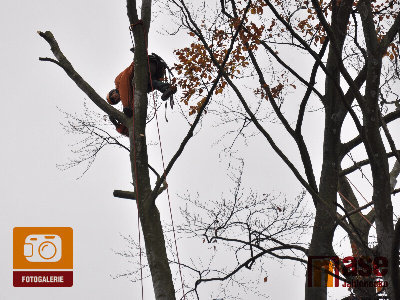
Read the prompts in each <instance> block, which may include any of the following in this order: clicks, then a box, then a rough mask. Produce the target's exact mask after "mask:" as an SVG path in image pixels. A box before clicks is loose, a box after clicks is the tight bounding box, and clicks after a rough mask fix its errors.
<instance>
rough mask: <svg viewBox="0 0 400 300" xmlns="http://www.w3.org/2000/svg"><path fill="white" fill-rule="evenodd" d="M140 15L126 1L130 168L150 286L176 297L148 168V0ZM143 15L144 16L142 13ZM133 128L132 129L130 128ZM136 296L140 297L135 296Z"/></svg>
mask: <svg viewBox="0 0 400 300" xmlns="http://www.w3.org/2000/svg"><path fill="white" fill-rule="evenodd" d="M143 5H144V6H145V8H143V9H142V18H143V21H144V23H143V24H142V23H141V22H138V17H137V11H136V1H132V0H128V1H127V9H128V16H129V20H130V22H131V24H135V26H134V27H133V30H132V31H133V35H134V39H135V60H134V62H135V64H134V68H135V76H134V81H133V84H134V91H135V94H134V116H133V122H134V125H133V128H131V129H130V142H131V169H132V178H133V182H134V183H135V191H136V194H137V203H138V210H139V217H140V222H141V226H142V231H143V237H144V241H145V247H146V255H147V260H148V263H149V267H150V272H151V278H152V281H153V289H154V294H155V298H156V299H157V300H175V299H176V298H175V290H174V284H173V280H172V275H171V269H170V266H169V262H168V257H167V249H166V247H165V240H164V232H163V229H162V225H161V219H160V213H159V211H158V209H157V207H156V205H155V199H152V197H151V192H152V190H151V185H150V176H149V169H148V157H147V145H146V117H147V104H148V102H147V84H148V63H147V45H146V40H147V36H146V35H147V30H148V28H149V21H150V14H151V1H145V3H143ZM143 14H144V15H143ZM132 129H134V130H132ZM136 298H139V297H135V299H136Z"/></svg>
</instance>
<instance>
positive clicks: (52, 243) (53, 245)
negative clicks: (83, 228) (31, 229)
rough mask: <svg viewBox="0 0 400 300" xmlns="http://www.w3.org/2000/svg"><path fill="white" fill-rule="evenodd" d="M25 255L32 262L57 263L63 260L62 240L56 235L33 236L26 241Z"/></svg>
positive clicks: (29, 236)
mask: <svg viewBox="0 0 400 300" xmlns="http://www.w3.org/2000/svg"><path fill="white" fill-rule="evenodd" d="M24 255H25V257H26V259H27V260H28V261H30V262H56V261H59V260H60V259H61V238H60V237H59V236H58V235H56V234H49V235H47V234H31V235H28V236H27V237H26V239H25V244H24Z"/></svg>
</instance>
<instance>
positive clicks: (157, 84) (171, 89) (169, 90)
mask: <svg viewBox="0 0 400 300" xmlns="http://www.w3.org/2000/svg"><path fill="white" fill-rule="evenodd" d="M152 82H153V90H157V91H160V92H161V93H163V94H162V96H161V99H162V100H164V101H165V100H167V99H168V98H169V97H170V96H172V95H173V94H175V93H176V91H177V89H176V87H175V86H172V85H170V84H169V83H165V82H162V81H159V80H155V79H153V80H152ZM150 92H151V86H150Z"/></svg>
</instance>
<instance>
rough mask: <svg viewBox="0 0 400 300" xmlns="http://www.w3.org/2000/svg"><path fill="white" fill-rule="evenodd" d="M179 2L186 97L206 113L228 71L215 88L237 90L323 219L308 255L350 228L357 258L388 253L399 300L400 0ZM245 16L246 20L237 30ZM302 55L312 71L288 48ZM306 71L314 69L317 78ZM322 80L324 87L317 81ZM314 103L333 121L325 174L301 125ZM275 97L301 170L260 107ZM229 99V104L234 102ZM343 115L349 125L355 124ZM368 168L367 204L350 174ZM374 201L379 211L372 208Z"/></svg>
mask: <svg viewBox="0 0 400 300" xmlns="http://www.w3.org/2000/svg"><path fill="white" fill-rule="evenodd" d="M173 2H174V3H175V4H176V7H178V8H179V9H180V12H181V20H182V23H183V24H184V25H185V26H186V28H187V29H188V31H189V32H190V35H191V36H193V37H194V42H193V43H192V44H191V46H190V47H186V48H183V49H180V50H178V51H177V52H176V53H177V55H178V57H179V59H180V61H181V62H180V64H178V65H177V66H176V67H175V68H176V70H177V71H178V73H180V74H182V78H181V79H180V80H179V81H178V82H179V83H180V84H181V86H182V87H183V88H184V89H185V92H184V97H183V101H184V102H185V103H187V104H189V105H191V111H192V112H193V113H194V112H196V111H197V110H198V109H199V108H200V107H203V104H204V99H205V98H204V96H203V94H204V93H205V92H206V91H207V90H208V87H209V86H210V84H211V82H213V80H214V78H216V77H217V75H218V76H222V79H221V81H220V83H219V85H218V87H217V89H216V90H215V94H216V95H217V94H222V93H224V91H225V90H228V87H229V88H230V89H231V91H233V92H234V94H235V95H236V98H237V100H238V101H239V103H240V104H241V106H242V109H241V111H240V112H239V113H238V112H237V106H236V104H235V103H233V104H232V105H231V106H230V111H231V112H235V113H236V115H239V114H240V115H242V116H243V115H244V116H245V117H244V119H245V120H247V121H248V123H247V125H246V126H248V124H249V123H252V124H253V125H254V126H255V128H256V129H257V130H258V131H259V132H260V134H261V135H262V136H263V137H264V138H265V139H266V140H267V141H268V142H269V144H270V145H271V147H272V148H273V150H274V151H275V152H276V154H277V155H278V156H279V157H280V158H281V159H282V160H283V161H284V162H285V164H286V165H287V166H288V168H289V169H290V170H291V171H292V172H293V174H294V175H295V177H296V178H297V179H298V181H299V182H300V183H301V184H302V185H303V186H304V188H305V189H306V190H307V191H308V192H309V194H310V195H311V198H312V199H313V202H314V206H315V220H314V226H313V231H312V238H311V241H310V245H309V249H308V251H307V254H308V256H326V257H331V256H336V253H335V251H334V249H333V241H334V234H335V232H336V231H337V229H338V227H341V228H342V229H344V230H345V232H346V233H347V234H348V237H349V240H350V243H351V245H352V249H353V256H355V257H360V256H364V257H365V256H370V257H375V256H383V257H385V258H387V259H388V260H389V268H388V270H387V272H386V274H385V276H384V279H385V280H386V281H387V282H388V283H389V286H388V287H387V288H386V290H385V292H386V293H387V295H388V297H389V298H390V299H395V298H394V293H395V291H394V289H395V288H396V287H397V286H399V285H400V284H399V283H398V282H393V279H392V273H393V272H397V269H398V267H399V266H398V251H397V252H396V253H395V254H393V253H392V249H394V248H393V247H394V246H393V245H394V244H393V241H394V240H393V238H394V221H395V220H394V215H393V206H392V198H393V195H394V194H393V190H394V187H393V186H392V187H391V185H390V182H391V178H390V176H391V175H392V176H394V177H396V176H397V175H398V173H397V175H395V173H396V171H395V170H396V168H397V169H398V165H396V166H395V167H394V169H393V171H392V173H390V172H389V158H390V157H392V156H395V158H396V159H397V161H400V159H399V158H400V153H399V151H398V148H396V143H395V141H394V139H393V137H392V135H391V134H390V131H389V129H388V126H387V125H386V124H387V123H389V122H392V121H394V120H396V119H398V118H399V116H400V111H399V110H396V109H395V108H396V106H397V107H398V106H399V97H398V94H396V91H394V90H392V88H393V87H394V86H395V85H396V84H397V85H398V84H399V65H398V56H399V42H398V40H396V37H398V36H399V28H400V16H399V2H398V1H383V0H382V1H369V0H360V1H354V0H348V1H347V0H332V1H317V0H311V1H308V0H304V1H303V0H293V1H280V0H254V1H251V0H248V1H241V0H226V1H225V0H221V1H220V3H219V5H220V6H219V8H217V9H214V10H213V9H212V8H211V7H210V6H207V5H206V4H205V2H204V6H202V9H203V10H199V9H198V8H197V9H195V10H190V5H192V4H193V3H192V2H190V1H185V0H174V1H173ZM198 7H201V5H198ZM201 13H203V14H201ZM210 16H212V17H210ZM241 19H244V22H243V23H240V24H241V25H240V26H241V27H240V28H239V20H241ZM234 29H236V30H237V29H239V35H237V36H235V35H233V33H232V30H234ZM232 45H234V46H233V50H232V53H233V54H232V56H231V57H230V59H229V60H228V61H227V63H226V65H225V67H223V66H222V65H221V62H222V59H221V57H222V56H223V55H224V53H226V51H227V49H228V48H229V49H231V48H232ZM292 52H293V53H295V54H294V55H299V59H300V57H301V59H302V60H304V61H307V64H308V66H310V67H308V66H307V67H306V66H303V68H302V70H300V69H298V65H296V62H294V61H293V59H291V58H290V57H288V55H287V53H292ZM292 56H293V54H292ZM305 69H306V70H307V72H309V75H308V79H307V78H306V77H305V76H306V74H307V73H306V72H304V70H305ZM245 75H246V76H249V77H253V78H257V79H258V85H251V84H250V83H248V82H247V85H248V86H252V87H253V89H254V94H255V96H258V99H257V98H255V97H254V95H251V94H250V93H248V86H246V87H243V85H242V84H241V83H242V82H244V78H245ZM321 78H323V80H324V86H319V85H317V81H318V79H321ZM254 82H256V81H254ZM293 89H296V93H295V95H294V96H292V99H291V97H290V93H289V92H290V90H293ZM300 93H303V95H302V96H300V95H299V94H300ZM230 98H231V101H232V97H230ZM198 99H200V101H199V100H198ZM288 99H291V102H290V105H289V106H290V107H289V108H287V110H288V111H293V110H295V109H294V107H296V109H297V116H296V118H294V119H292V120H291V119H289V118H288V117H287V113H286V112H285V110H284V107H285V106H284V103H285V105H286V107H287V106H288V105H287V104H286V103H287V101H288ZM315 99H317V101H319V102H320V103H321V104H322V106H323V110H324V124H320V125H315V126H314V130H316V129H317V128H323V145H322V147H321V149H320V150H321V154H322V157H323V158H322V164H321V166H320V169H321V173H320V175H319V176H318V175H317V174H316V173H315V162H313V157H311V156H310V153H309V150H308V149H309V146H308V145H307V144H306V139H307V133H305V132H304V130H303V128H304V126H303V124H304V122H305V120H306V117H307V116H308V115H307V113H306V108H307V106H308V105H310V103H312V101H315ZM294 100H298V101H297V102H295V101H294ZM193 101H194V103H193ZM267 101H268V103H269V105H270V107H272V110H273V111H274V113H275V115H276V117H277V118H278V119H279V121H280V123H281V124H282V125H283V127H284V129H285V130H286V131H287V133H288V134H289V135H290V136H291V137H292V139H293V141H294V142H295V143H296V144H297V147H298V153H299V155H300V157H301V162H302V164H301V166H297V163H296V162H295V161H291V160H290V159H289V158H288V157H287V156H286V154H285V153H284V151H285V150H282V148H280V147H279V146H278V143H279V141H276V140H274V139H273V138H272V134H271V133H270V130H271V129H269V128H268V124H267V123H264V122H263V119H262V117H261V113H260V111H262V109H261V108H262V107H265V106H266V102H267ZM285 101H286V102H285ZM230 103H232V102H230ZM230 103H229V104H230ZM294 103H296V104H294ZM229 104H227V103H226V102H225V103H224V107H225V109H226V107H227V105H229ZM345 120H351V123H352V125H350V126H349V125H347V124H348V123H345ZM348 128H350V129H348ZM242 129H243V128H242ZM242 129H240V130H242ZM238 130H239V129H238ZM349 130H354V132H355V137H354V138H353V139H352V140H350V141H347V142H345V141H343V133H344V132H346V133H347V132H348V131H349ZM385 143H386V145H385ZM397 143H399V141H397ZM359 145H360V146H361V147H360V148H362V150H361V151H365V152H364V153H365V154H366V155H367V159H366V160H364V161H361V162H355V161H354V165H353V166H350V167H348V168H346V163H345V162H344V158H345V157H346V156H348V155H351V151H352V150H354V148H355V147H357V146H359ZM387 148H389V150H387ZM363 166H369V167H370V169H369V172H370V174H371V177H372V184H371V189H372V199H371V201H370V203H369V205H368V206H361V205H360V204H359V202H358V201H357V198H356V197H355V196H354V193H353V191H352V187H351V185H350V183H349V181H348V180H347V179H346V177H345V175H348V174H350V173H351V172H354V171H355V170H360V171H361V172H363V171H362V170H361V167H363ZM300 168H302V169H303V171H301V169H300ZM364 169H365V168H364ZM318 177H319V183H318V182H317V181H318ZM392 181H393V180H392ZM338 195H341V197H340V200H341V201H342V204H341V203H340V201H339V196H338ZM371 206H372V207H373V210H372V211H371V212H370V213H368V214H366V213H362V210H364V209H366V208H367V207H371ZM373 223H375V225H372V224H373ZM372 226H374V227H375V226H376V236H377V241H376V245H375V246H373V247H370V246H369V245H368V242H369V236H370V230H371V227H372ZM254 245H256V243H255V244H254ZM260 251H261V250H260ZM261 256H262V255H260V257H261ZM311 271H312V270H308V272H311ZM384 273H385V272H384ZM347 279H351V277H350V276H347ZM397 280H398V279H397ZM354 292H355V293H356V295H357V296H359V297H364V298H365V299H371V297H374V296H375V293H376V290H375V289H368V288H364V289H355V291H354ZM305 296H306V299H326V298H327V289H326V282H325V283H324V284H322V286H321V287H309V285H308V284H307V283H306V287H305Z"/></svg>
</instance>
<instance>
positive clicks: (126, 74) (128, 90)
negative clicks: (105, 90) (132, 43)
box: [115, 62, 134, 108]
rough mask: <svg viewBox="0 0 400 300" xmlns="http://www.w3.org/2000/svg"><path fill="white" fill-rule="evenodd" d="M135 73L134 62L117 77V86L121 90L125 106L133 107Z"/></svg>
mask: <svg viewBox="0 0 400 300" xmlns="http://www.w3.org/2000/svg"><path fill="white" fill-rule="evenodd" d="M133 75H134V67H133V62H132V63H131V65H130V66H129V67H127V68H126V69H125V70H123V71H122V72H121V73H120V74H119V75H118V76H117V78H115V88H116V89H117V90H118V91H119V95H120V97H121V102H122V105H123V107H130V108H132V100H133V92H134V91H133V85H132V79H133Z"/></svg>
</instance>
